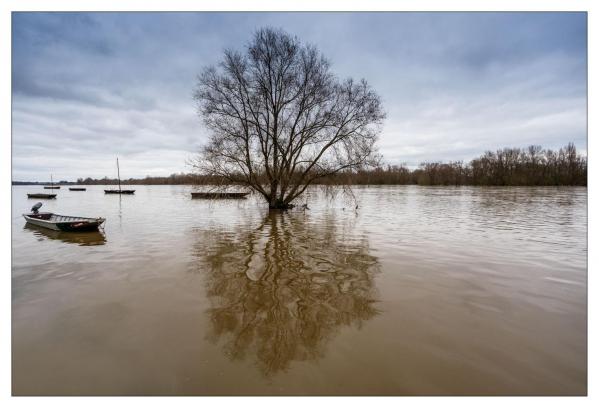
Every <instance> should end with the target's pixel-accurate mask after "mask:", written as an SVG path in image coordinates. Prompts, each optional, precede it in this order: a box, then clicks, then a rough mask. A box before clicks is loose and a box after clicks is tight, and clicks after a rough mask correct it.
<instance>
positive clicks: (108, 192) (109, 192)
mask: <svg viewBox="0 0 599 408" xmlns="http://www.w3.org/2000/svg"><path fill="white" fill-rule="evenodd" d="M104 193H106V194H134V193H135V190H104Z"/></svg>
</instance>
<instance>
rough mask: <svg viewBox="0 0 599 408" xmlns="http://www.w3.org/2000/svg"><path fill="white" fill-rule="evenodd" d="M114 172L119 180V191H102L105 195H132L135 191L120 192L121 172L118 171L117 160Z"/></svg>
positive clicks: (117, 159)
mask: <svg viewBox="0 0 599 408" xmlns="http://www.w3.org/2000/svg"><path fill="white" fill-rule="evenodd" d="M116 172H117V176H118V179H119V189H118V190H104V193H106V194H134V193H135V190H122V189H121V170H120V169H119V158H118V157H117V158H116Z"/></svg>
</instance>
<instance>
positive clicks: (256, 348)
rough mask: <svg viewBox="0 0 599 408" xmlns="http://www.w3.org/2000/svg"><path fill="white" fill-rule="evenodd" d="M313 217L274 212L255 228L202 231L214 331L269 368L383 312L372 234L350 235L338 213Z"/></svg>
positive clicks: (237, 356)
mask: <svg viewBox="0 0 599 408" xmlns="http://www.w3.org/2000/svg"><path fill="white" fill-rule="evenodd" d="M308 221H309V216H306V215H305V214H277V213H273V214H269V215H268V216H267V217H266V218H265V219H264V221H263V222H262V224H261V225H260V226H259V227H258V228H256V229H253V230H251V231H247V230H246V231H239V232H238V233H234V234H223V233H218V232H216V231H211V232H208V231H206V232H203V233H202V238H203V239H201V240H200V241H199V247H198V248H197V249H198V252H197V253H198V256H199V257H200V259H201V266H200V268H201V270H202V272H203V273H206V285H207V292H208V296H209V298H210V300H211V303H212V307H211V308H210V309H209V311H208V313H209V314H210V321H211V323H212V324H211V326H212V327H211V333H210V334H209V338H210V339H211V340H212V341H214V342H218V341H219V340H223V339H224V343H225V346H224V347H225V352H226V353H227V355H228V356H229V357H230V358H231V359H233V360H241V359H245V358H246V357H249V358H252V359H254V358H255V361H256V363H257V365H258V367H259V369H260V370H261V372H262V373H263V374H264V375H265V376H271V375H273V374H275V373H277V372H279V371H282V370H285V369H287V368H288V367H289V365H290V363H291V362H292V361H305V360H313V359H317V358H319V357H321V356H323V354H324V352H325V347H326V344H327V341H328V340H329V339H331V338H332V336H334V335H335V332H336V331H337V330H338V329H339V328H341V327H343V326H355V327H358V328H359V327H361V325H362V323H363V322H364V321H366V320H368V319H370V318H372V317H373V316H375V315H376V314H377V313H378V311H377V310H376V308H375V306H374V302H376V291H375V288H374V282H373V279H374V274H375V273H376V272H377V271H378V269H379V265H378V261H377V259H376V258H375V257H373V256H371V255H369V253H368V252H369V248H368V242H367V240H366V238H362V239H358V240H355V239H349V237H348V236H347V234H344V233H343V232H342V231H341V229H340V228H338V227H337V226H336V224H335V222H334V221H335V220H334V219H333V218H329V219H325V220H324V221H322V222H319V223H308ZM204 234H205V235H204ZM207 243H209V247H206V246H204V245H205V244H207ZM254 355H255V357H254Z"/></svg>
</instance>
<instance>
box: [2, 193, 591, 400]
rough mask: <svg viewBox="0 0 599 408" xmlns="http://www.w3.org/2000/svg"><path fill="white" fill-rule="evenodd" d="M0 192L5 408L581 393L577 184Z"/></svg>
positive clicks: (581, 235)
mask: <svg viewBox="0 0 599 408" xmlns="http://www.w3.org/2000/svg"><path fill="white" fill-rule="evenodd" d="M133 188H135V189H136V193H135V195H132V196H122V197H119V196H118V195H104V192H103V187H102V186H88V188H87V191H85V192H71V191H68V188H66V187H65V186H63V187H62V189H61V190H58V193H57V194H58V198H57V199H56V200H44V201H43V202H44V207H43V208H42V210H46V211H52V212H57V213H59V214H65V215H79V216H102V217H105V218H106V219H107V222H106V226H105V230H104V231H103V232H102V233H91V234H65V233H57V232H52V231H47V230H44V229H40V228H37V227H29V226H26V225H25V221H24V219H23V218H22V217H21V216H20V215H21V214H22V213H24V212H27V211H28V210H29V209H30V208H31V206H32V205H33V204H35V203H36V202H37V201H41V200H34V199H27V197H26V193H27V192H42V191H43V190H42V188H41V187H38V186H14V187H13V189H12V204H13V213H12V384H13V385H12V387H13V394H15V395H55V394H58V395H105V394H110V395H279V394H282V395H512V394H523V395H556V394H557V395H581V394H585V393H586V379H587V367H586V358H587V340H586V319H587V312H586V305H587V288H586V274H587V265H586V262H587V241H586V233H587V230H586V223H587V202H586V200H587V190H586V188H475V187H456V188H453V187H450V188H445V187H430V188H425V187H417V186H393V187H364V188H361V187H359V188H355V189H354V192H355V195H356V198H357V203H358V208H357V209H356V208H355V207H356V204H355V203H353V202H351V201H349V200H348V199H346V198H344V197H343V196H337V197H335V198H330V197H329V198H327V197H326V196H325V195H324V194H322V192H320V191H318V190H314V191H312V192H311V193H310V194H309V195H308V196H307V204H308V206H309V209H308V210H305V211H304V210H292V211H289V212H287V213H284V214H269V213H268V211H267V209H266V208H265V207H264V205H263V204H262V203H261V202H260V200H259V199H258V198H257V197H250V198H249V199H247V200H228V201H211V200H208V201H206V200H192V199H190V194H189V193H190V192H191V191H192V189H191V187H189V186H135V187H133Z"/></svg>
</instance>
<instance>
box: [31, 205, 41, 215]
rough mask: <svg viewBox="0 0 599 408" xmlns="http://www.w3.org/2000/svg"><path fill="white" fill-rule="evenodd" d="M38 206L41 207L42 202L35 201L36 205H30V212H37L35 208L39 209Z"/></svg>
mask: <svg viewBox="0 0 599 408" xmlns="http://www.w3.org/2000/svg"><path fill="white" fill-rule="evenodd" d="M40 208H42V203H37V204H36V205H34V206H33V207H31V212H32V213H34V214H37V210H39V209H40Z"/></svg>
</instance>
